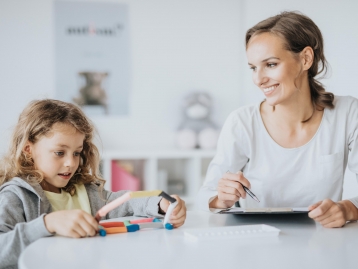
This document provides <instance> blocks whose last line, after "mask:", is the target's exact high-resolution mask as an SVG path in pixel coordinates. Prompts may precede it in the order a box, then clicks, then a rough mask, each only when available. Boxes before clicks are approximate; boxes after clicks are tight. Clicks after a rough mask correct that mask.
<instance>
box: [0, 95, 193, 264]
mask: <svg viewBox="0 0 358 269" xmlns="http://www.w3.org/2000/svg"><path fill="white" fill-rule="evenodd" d="M93 136H94V127H93V125H92V124H91V123H90V121H89V120H88V119H87V118H86V116H85V115H84V114H83V112H82V111H81V110H80V109H79V108H78V107H77V106H75V105H73V104H69V103H65V102H61V101H57V100H41V101H33V102H31V103H30V104H29V105H28V106H27V107H26V108H25V110H24V111H23V112H22V113H21V115H20V118H19V121H18V124H17V126H16V128H15V131H14V134H13V138H12V141H11V145H10V150H9V153H8V155H7V156H6V157H4V158H3V159H2V160H1V166H0V249H1V252H0V261H1V262H0V267H1V268H2V267H7V266H14V267H16V264H17V259H18V257H19V255H20V253H21V251H22V250H24V248H25V247H26V246H28V245H29V244H31V243H32V242H34V241H35V240H37V239H39V238H42V237H46V236H51V235H54V234H57V235H62V236H68V237H74V238H81V237H87V236H95V235H96V233H97V231H98V223H97V221H96V220H95V218H94V217H93V216H94V215H95V214H96V212H97V211H98V210H99V209H100V208H101V207H103V206H104V205H105V204H107V203H109V202H111V201H113V200H114V199H116V198H118V197H119V196H121V195H123V194H124V193H125V192H126V191H120V192H110V191H106V190H104V189H103V184H104V182H105V181H104V180H103V179H102V178H101V177H100V175H99V171H98V170H99V153H98V150H97V148H96V146H95V145H94V144H93ZM173 197H175V198H176V199H177V200H178V205H177V206H176V208H175V209H174V211H173V213H172V215H171V217H170V223H172V224H173V225H174V227H179V226H181V225H183V223H184V221H185V218H186V207H185V203H184V201H182V200H181V199H180V198H179V197H178V196H176V195H173ZM168 206H169V202H167V201H166V200H165V199H161V198H159V197H150V198H141V199H133V200H130V201H128V202H126V203H125V204H123V205H121V206H119V207H118V208H116V209H114V210H112V211H111V212H109V214H108V215H107V216H106V219H110V218H117V217H123V216H130V215H137V216H151V217H162V216H163V215H164V214H165V212H166V210H167V208H168Z"/></svg>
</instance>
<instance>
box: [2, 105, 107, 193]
mask: <svg viewBox="0 0 358 269" xmlns="http://www.w3.org/2000/svg"><path fill="white" fill-rule="evenodd" d="M55 123H61V124H68V125H71V126H73V127H74V128H75V129H76V130H77V131H78V132H80V133H82V134H84V135H85V139H84V141H83V150H82V152H81V155H80V156H81V161H80V164H79V167H78V169H77V171H76V173H75V174H74V175H73V177H72V178H71V179H70V181H69V182H68V184H67V185H66V186H65V187H64V188H62V189H63V190H64V191H66V192H69V193H70V194H71V195H74V194H75V186H74V184H78V183H83V184H89V183H92V182H94V183H97V184H98V183H99V184H100V185H101V187H103V185H104V182H105V180H103V179H102V177H101V176H100V173H99V162H100V157H99V151H98V148H97V147H96V146H95V144H94V143H93V141H92V140H93V138H94V133H95V132H96V130H95V128H94V126H93V124H92V123H91V121H90V120H89V119H88V118H87V117H86V116H85V114H84V113H83V112H82V110H81V109H80V108H79V107H77V106H76V105H73V104H71V103H66V102H62V101H59V100H53V99H45V100H35V101H32V102H30V103H29V104H28V105H27V107H26V108H25V109H24V111H23V112H22V113H21V114H20V117H19V121H18V123H17V125H16V127H15V130H14V132H13V136H12V139H11V143H10V147H9V151H8V153H7V155H6V156H5V157H3V158H2V159H1V160H0V186H1V185H2V184H4V183H5V182H8V181H10V180H11V179H12V178H14V177H20V178H22V179H24V180H29V181H37V182H38V183H40V182H41V181H42V180H43V179H44V177H43V174H42V172H41V171H39V170H37V169H36V168H35V165H34V162H33V160H32V158H29V157H27V156H26V154H24V151H23V150H24V147H25V145H26V143H27V142H28V141H29V142H31V143H36V142H37V141H38V140H39V138H40V137H41V136H44V135H46V134H48V133H49V132H50V131H51V130H52V126H53V125H54V124H55Z"/></svg>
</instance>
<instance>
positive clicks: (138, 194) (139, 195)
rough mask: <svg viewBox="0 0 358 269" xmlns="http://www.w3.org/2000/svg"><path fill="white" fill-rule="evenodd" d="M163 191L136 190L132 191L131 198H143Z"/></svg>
mask: <svg viewBox="0 0 358 269" xmlns="http://www.w3.org/2000/svg"><path fill="white" fill-rule="evenodd" d="M161 192H162V191H161V190H154V191H134V192H131V194H130V196H131V198H142V197H149V196H158V195H159V194H160V193H161Z"/></svg>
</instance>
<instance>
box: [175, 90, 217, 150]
mask: <svg viewBox="0 0 358 269" xmlns="http://www.w3.org/2000/svg"><path fill="white" fill-rule="evenodd" d="M182 108H183V120H182V122H181V124H180V126H179V128H178V132H177V135H176V143H177V146H178V147H179V148H182V149H193V148H201V149H213V148H215V147H216V143H217V140H218V136H219V131H218V128H217V126H216V125H215V123H214V122H213V121H212V120H211V119H210V116H211V110H212V99H211V97H210V95H209V94H208V93H206V92H192V93H190V94H188V95H187V96H186V97H185V98H184V100H183V107H182Z"/></svg>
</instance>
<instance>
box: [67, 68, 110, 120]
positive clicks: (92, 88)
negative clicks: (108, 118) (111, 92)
mask: <svg viewBox="0 0 358 269" xmlns="http://www.w3.org/2000/svg"><path fill="white" fill-rule="evenodd" d="M78 74H79V75H80V76H83V77H84V78H85V79H86V85H85V86H84V87H82V88H81V89H80V95H79V96H78V97H75V98H73V101H74V102H75V103H76V104H78V105H80V106H84V105H90V106H93V105H99V106H102V107H103V109H104V111H105V114H107V113H108V104H107V95H106V92H105V91H104V89H103V88H102V86H101V83H102V81H103V80H104V79H105V78H106V77H107V76H108V73H100V72H80V73H78Z"/></svg>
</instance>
